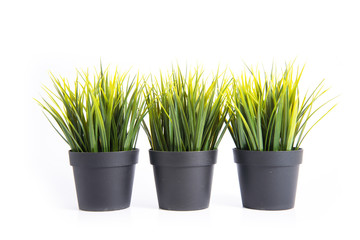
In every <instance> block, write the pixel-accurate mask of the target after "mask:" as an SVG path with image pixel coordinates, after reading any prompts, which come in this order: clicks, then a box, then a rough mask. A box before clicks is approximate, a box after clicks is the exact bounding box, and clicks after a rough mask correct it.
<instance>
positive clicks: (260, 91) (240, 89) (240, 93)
mask: <svg viewBox="0 0 360 240" xmlns="http://www.w3.org/2000/svg"><path fill="white" fill-rule="evenodd" d="M248 70H249V72H250V74H248V73H247V72H245V71H244V72H243V73H242V74H241V76H240V77H239V78H236V77H233V86H232V91H230V90H229V91H228V93H227V102H228V106H229V113H230V119H229V126H228V129H229V131H230V134H231V136H232V138H233V140H234V142H235V145H236V148H238V149H242V150H252V151H291V150H297V149H299V147H300V145H301V143H302V142H303V140H304V138H305V137H306V136H307V134H308V133H309V131H310V130H311V129H312V128H313V127H314V126H315V125H316V124H317V123H318V122H319V121H320V120H321V119H323V117H324V116H325V115H326V114H327V113H328V112H330V111H331V110H332V109H333V108H334V107H335V105H332V106H331V107H330V108H328V110H327V111H326V113H325V114H323V115H320V117H318V118H317V119H315V123H313V124H312V125H311V127H309V128H307V125H308V123H309V121H310V120H312V119H313V118H314V116H316V115H315V113H317V112H318V111H319V110H320V109H321V108H323V107H324V106H325V105H328V104H329V103H330V102H331V101H332V100H333V99H334V98H332V99H330V100H328V101H325V102H324V103H322V104H321V105H320V106H318V107H315V103H317V102H318V99H319V98H320V97H322V96H323V95H324V94H325V93H326V92H327V91H328V89H324V84H323V83H324V80H323V81H321V82H320V83H319V84H318V85H317V86H316V88H315V89H314V90H313V91H312V92H311V93H310V94H308V93H307V94H305V96H304V97H300V94H299V81H300V78H301V75H302V73H303V70H304V67H303V68H299V67H298V68H297V70H294V63H290V64H286V68H285V70H284V71H283V72H282V73H281V74H280V75H277V74H276V71H275V70H274V68H273V69H272V70H271V72H270V74H267V73H264V75H261V73H260V71H258V70H253V69H250V68H248Z"/></svg>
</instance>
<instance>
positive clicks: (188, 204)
mask: <svg viewBox="0 0 360 240" xmlns="http://www.w3.org/2000/svg"><path fill="white" fill-rule="evenodd" d="M149 154H150V162H151V164H152V165H153V169H154V176H155V184H156V191H157V197H158V202H159V208H160V209H164V210H175V211H191V210H200V209H205V208H208V207H209V202H210V195H211V184H212V176H213V168H214V164H215V163H216V157H217V150H210V151H189V152H162V151H153V150H149Z"/></svg>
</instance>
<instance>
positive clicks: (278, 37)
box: [0, 0, 360, 239]
mask: <svg viewBox="0 0 360 240" xmlns="http://www.w3.org/2000/svg"><path fill="white" fill-rule="evenodd" d="M356 3H357V1H346V0H342V1H331V0H327V1H315V0H311V1H307V0H302V1H289V0H287V1H276V0H272V1H270V0H264V1H257V0H251V1H240V0H238V1H226V0H222V1H210V0H208V1H196V0H192V1H187V0H182V1H170V0H168V1H158V0H152V1H138V0H132V1H112V2H111V1H105V0H103V1H75V0H72V1H65V0H62V1H36V0H33V1H1V2H0V31H1V32H0V43H1V44H0V69H1V76H0V81H1V88H0V89H1V93H0V98H1V101H0V103H1V118H0V121H1V125H0V128H1V132H0V136H1V138H0V141H1V145H0V147H1V166H0V171H1V172H0V192H1V195H0V208H1V211H0V220H1V224H0V226H1V227H0V228H1V230H0V238H1V239H25V238H26V239H120V238H122V239H152V238H157V239H200V238H201V239H219V238H223V239H328V238H330V237H333V238H334V239H340V238H341V239H360V233H359V225H360V218H359V214H360V206H359V205H360V193H359V192H360V188H359V184H360V174H359V169H360V158H359V154H358V149H359V135H360V130H359V117H358V116H359V114H358V112H359V103H358V102H359V95H358V94H359V87H360V84H359V80H360V79H359V76H360V75H359V73H360V71H359V69H360V47H359V43H360V35H359V23H360V14H359V6H357V5H356ZM100 57H101V59H102V61H103V63H104V64H105V65H107V64H111V66H114V67H115V66H118V67H119V68H120V69H124V70H126V69H128V68H129V67H132V69H134V70H135V71H137V70H138V69H139V70H141V72H142V73H144V74H147V73H149V72H154V73H157V72H158V71H159V70H160V69H166V68H169V67H170V66H171V64H172V63H176V62H179V63H180V64H183V65H185V64H187V65H188V66H194V65H196V64H202V65H203V66H204V67H205V68H206V69H209V70H215V69H216V68H217V66H218V65H219V64H220V67H223V68H225V67H230V68H231V69H232V70H233V71H235V72H238V71H241V70H242V69H243V68H244V65H243V61H245V62H246V63H247V64H250V65H251V64H257V63H259V64H264V65H265V66H266V67H268V66H271V63H272V61H274V62H275V63H277V64H278V65H279V66H281V65H282V64H283V63H284V62H285V61H289V60H292V59H294V58H295V57H297V63H298V64H304V63H306V69H305V73H304V75H303V81H302V83H301V84H302V85H301V90H302V91H303V92H304V91H305V90H306V89H307V88H308V87H309V86H314V84H316V83H318V82H319V81H320V80H322V79H323V78H325V79H326V85H327V86H331V87H332V89H331V90H330V92H329V95H328V97H331V96H336V95H340V97H339V98H338V99H337V101H338V103H339V105H338V106H337V107H336V109H335V110H334V111H333V112H332V113H330V114H329V115H328V116H327V117H326V118H325V119H324V120H323V121H322V122H321V123H320V124H319V125H318V126H317V127H316V128H314V130H313V131H312V133H311V134H309V136H308V137H307V139H306V140H305V142H304V144H303V146H302V147H303V148H304V150H305V152H304V162H303V164H302V165H301V168H300V176H299V183H298V191H297V201H296V206H295V209H293V210H289V211H275V212H269V211H256V210H248V209H244V208H242V205H241V197H240V190H239V186H238V179H237V172H236V166H235V164H234V162H233V157H232V148H233V147H234V144H233V142H232V140H231V138H230V136H229V135H228V134H226V135H225V137H224V139H223V142H222V143H221V145H220V148H219V155H218V163H217V164H216V166H215V173H214V179H213V188H212V198H211V204H210V207H209V209H207V210H202V211H195V212H169V211H163V210H159V209H158V206H157V198H156V192H155V184H154V180H153V173H152V168H151V165H150V163H149V159H148V153H147V150H148V149H149V144H148V142H147V139H146V138H145V135H144V133H143V132H141V133H140V139H139V141H138V147H139V148H140V149H141V153H140V159H139V164H138V165H137V167H136V174H135V182H134V188H133V198H132V205H131V207H130V208H129V209H127V210H122V211H115V212H104V213H92V212H83V211H79V210H78V208H77V200H76V193H75V187H74V182H73V176H72V169H71V167H70V165H69V162H68V155H67V150H68V147H67V146H66V144H65V143H64V142H63V141H62V140H61V138H60V137H59V136H58V135H57V134H56V132H55V131H54V130H53V129H52V128H51V126H50V125H49V124H48V122H47V120H46V119H45V117H44V116H43V115H42V113H41V110H40V108H39V107H38V106H37V105H36V104H35V102H34V100H33V98H34V97H35V98H39V97H40V95H41V94H42V93H43V92H42V90H41V84H45V85H49V84H50V80H49V75H48V73H49V71H52V72H54V73H55V74H57V75H59V74H61V75H62V76H66V77H68V78H69V79H70V80H72V79H74V76H75V68H79V69H82V68H87V67H89V68H91V69H93V67H98V65H99V60H100Z"/></svg>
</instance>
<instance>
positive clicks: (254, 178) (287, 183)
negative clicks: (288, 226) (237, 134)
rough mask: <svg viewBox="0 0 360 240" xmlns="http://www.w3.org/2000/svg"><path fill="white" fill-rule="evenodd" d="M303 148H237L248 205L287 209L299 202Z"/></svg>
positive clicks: (245, 198) (244, 203)
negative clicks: (245, 149)
mask: <svg viewBox="0 0 360 240" xmlns="http://www.w3.org/2000/svg"><path fill="white" fill-rule="evenodd" d="M302 155H303V151H302V149H299V150H296V151H278V152H270V151H269V152H260V151H243V150H238V149H234V160H235V162H236V163H237V167H238V174H239V183H240V189H241V198H242V202H243V206H244V207H245V208H252V209H259V210H286V209H291V208H293V207H294V205H295V197H296V187H297V179H298V172H299V165H300V164H301V162H302Z"/></svg>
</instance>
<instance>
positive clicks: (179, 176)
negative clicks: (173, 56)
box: [143, 67, 228, 211]
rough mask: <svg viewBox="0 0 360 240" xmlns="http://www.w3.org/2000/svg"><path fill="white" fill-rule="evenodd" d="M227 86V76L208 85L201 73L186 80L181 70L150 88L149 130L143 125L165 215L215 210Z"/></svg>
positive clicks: (221, 75) (161, 206) (188, 74)
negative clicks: (215, 179) (216, 167)
mask: <svg viewBox="0 0 360 240" xmlns="http://www.w3.org/2000/svg"><path fill="white" fill-rule="evenodd" d="M220 78H222V82H221V83H220V82H219V79H220ZM227 85H228V83H227V81H226V79H225V77H224V74H219V73H217V74H215V75H214V76H213V79H212V82H211V83H209V84H208V85H206V80H205V78H204V77H203V71H202V70H200V69H199V68H196V69H195V70H194V71H193V72H191V71H190V72H188V73H185V74H183V73H182V72H181V70H180V68H179V67H177V68H175V69H173V70H172V72H171V74H168V75H163V74H160V78H159V79H156V81H155V82H154V83H153V84H152V85H151V86H150V85H148V86H147V90H146V102H147V104H148V108H149V122H148V124H149V127H148V126H147V124H146V123H145V121H143V128H144V130H145V132H146V134H147V136H148V139H149V142H150V145H151V149H150V151H149V154H150V162H151V164H152V165H153V170H154V176H155V183H156V189H157V196H158V203H159V207H160V208H161V209H165V210H177V211H187V210H200V209H205V208H207V207H208V206H209V201H210V193H211V184H212V175H213V167H214V164H215V163H216V158H217V147H218V145H219V143H220V141H221V139H222V137H223V135H224V133H225V131H226V126H225V120H226V115H227V109H226V106H225V102H226V97H225V96H224V94H223V93H224V92H225V89H226V87H227Z"/></svg>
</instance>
